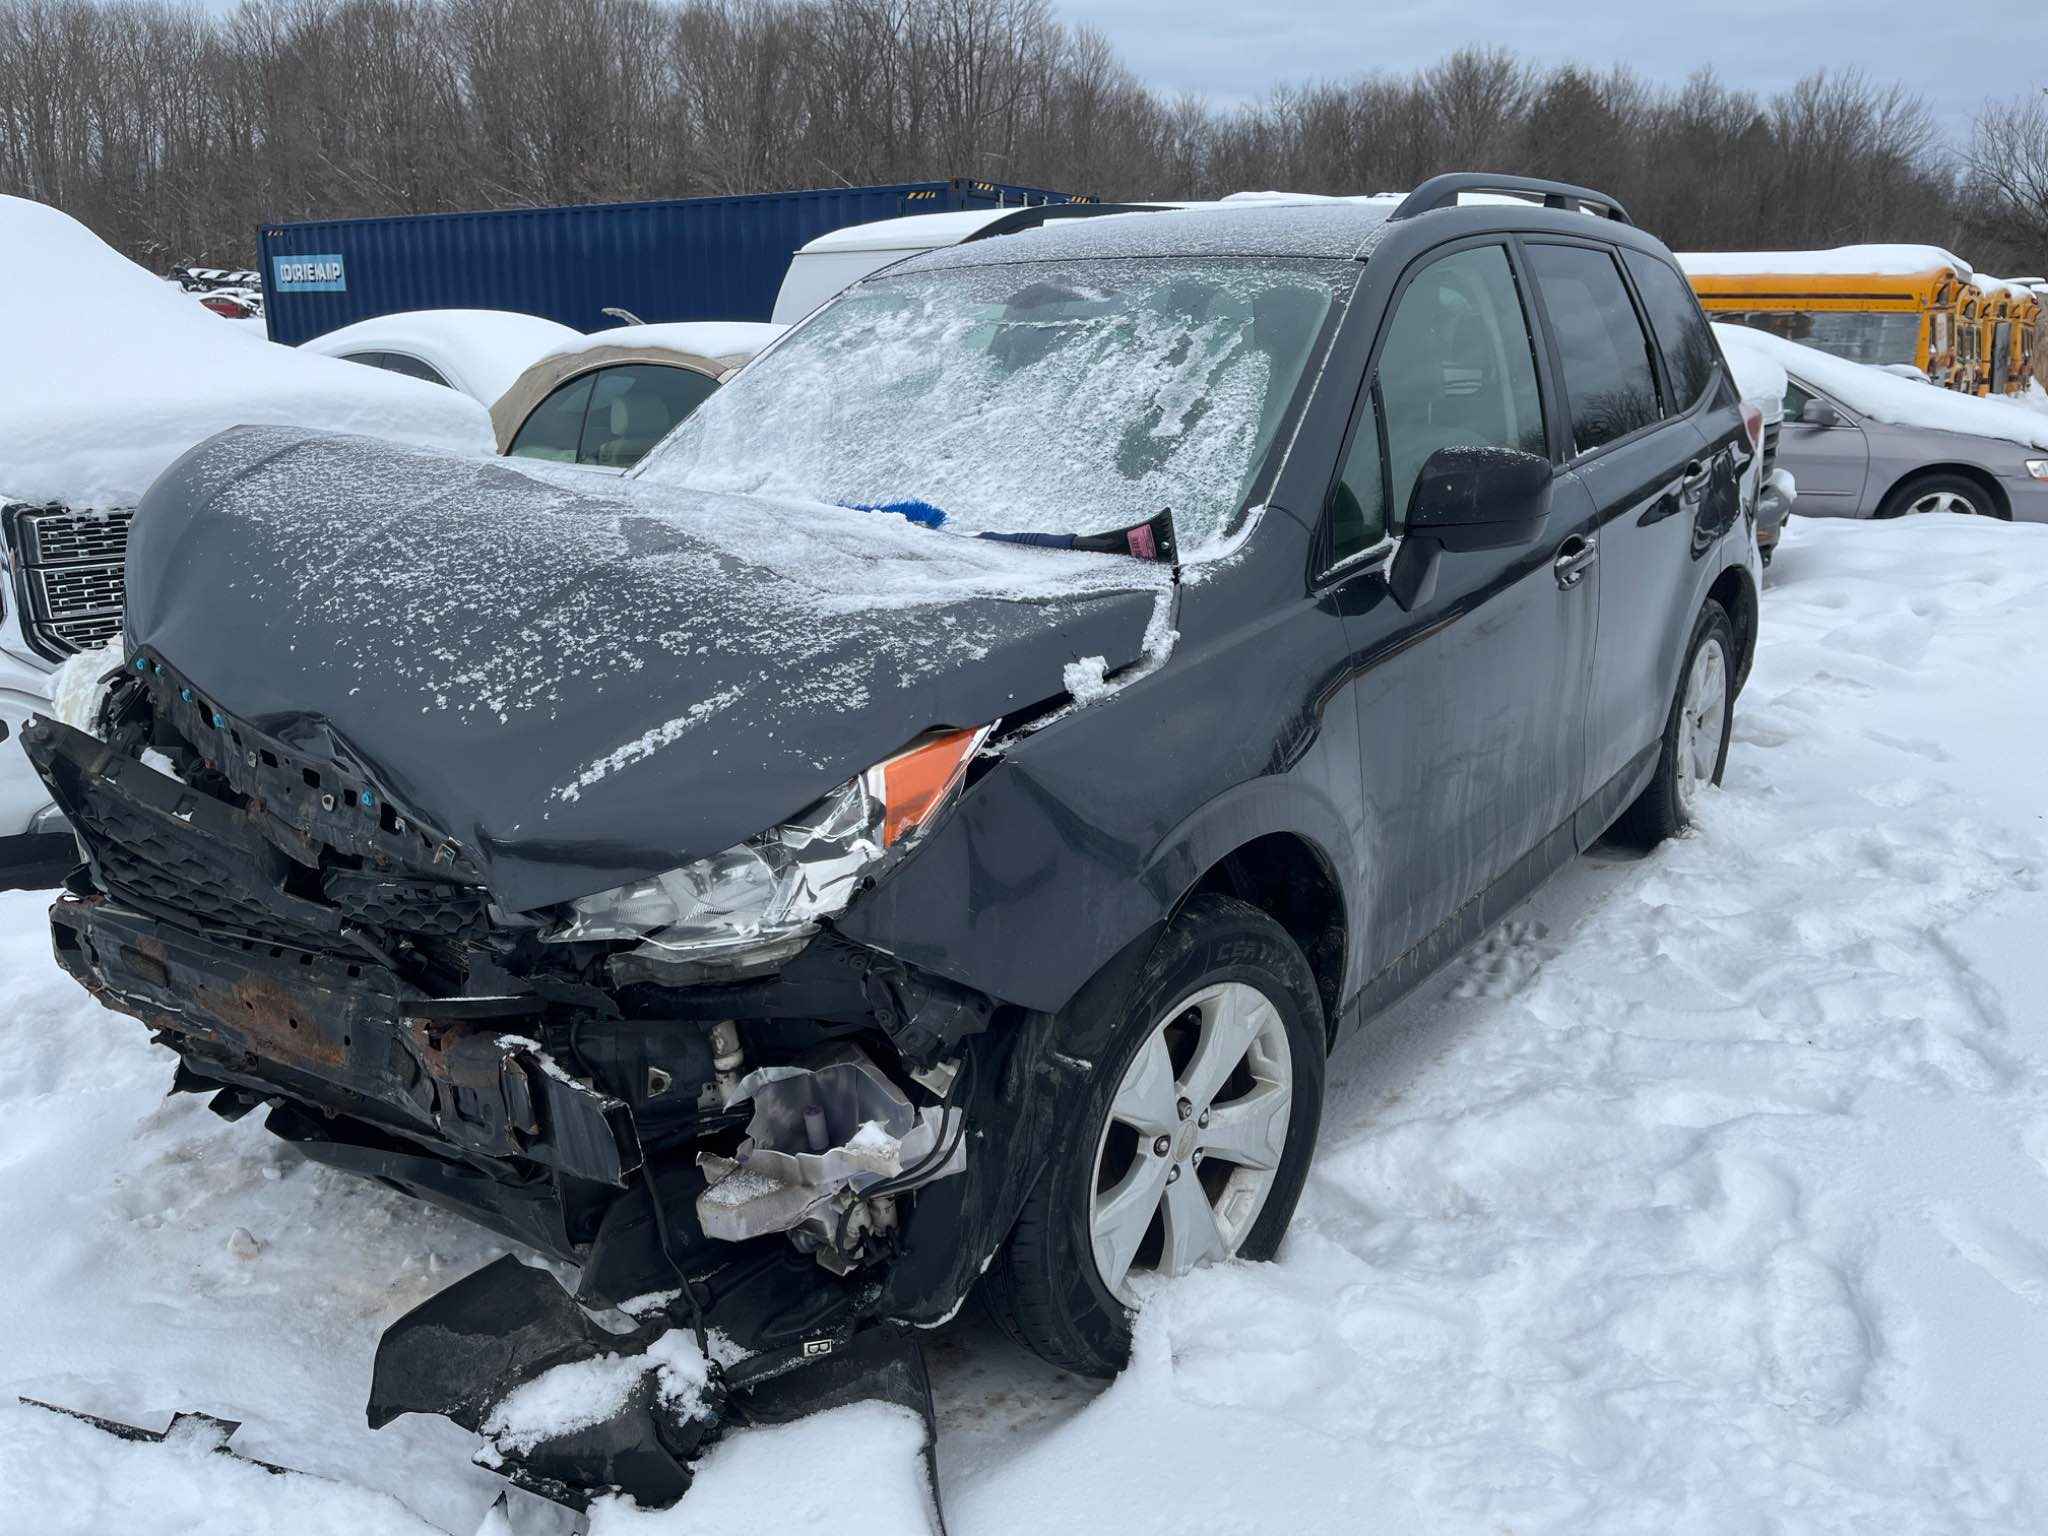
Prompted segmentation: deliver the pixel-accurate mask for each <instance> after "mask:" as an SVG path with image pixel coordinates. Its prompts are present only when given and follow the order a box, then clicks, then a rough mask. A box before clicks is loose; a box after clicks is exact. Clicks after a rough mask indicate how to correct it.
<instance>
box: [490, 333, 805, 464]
mask: <svg viewBox="0 0 2048 1536" xmlns="http://www.w3.org/2000/svg"><path fill="white" fill-rule="evenodd" d="M788 329H789V327H788V326H786V325H775V324H770V323H768V322H765V321H752V320H700V321H687V322H681V323H677V324H673V325H622V326H618V327H616V328H614V329H612V330H609V331H598V332H595V333H594V334H592V335H589V336H577V337H575V339H574V340H571V341H568V342H565V343H563V344H562V345H560V346H557V347H555V348H553V349H552V350H551V351H550V352H549V353H548V354H547V355H546V356H545V357H542V358H541V359H539V360H538V361H537V362H535V363H533V364H532V365H531V366H530V367H528V368H527V369H526V370H525V372H523V373H522V374H520V375H519V378H518V380H517V382H515V383H514V384H512V385H511V387H510V388H508V389H507V390H506V391H505V392H504V394H503V395H501V396H500V397H499V398H498V400H497V402H496V403H495V404H493V405H492V407H491V425H492V428H493V429H494V430H495V431H496V433H497V441H498V450H499V452H501V453H504V454H506V455H508V456H510V457H512V458H518V459H538V460H543V461H546V462H549V463H555V464H574V465H577V466H578V467H580V468H583V469H588V470H594V471H599V472H609V473H612V474H622V473H624V472H625V471H626V470H629V469H631V468H632V467H633V466H634V465H635V464H637V463H639V462H640V459H641V457H642V455H644V454H645V453H646V452H647V450H648V449H650V448H652V447H653V446H654V445H655V444H656V443H658V442H660V441H661V440H662V439H663V438H664V437H666V436H668V434H669V433H670V432H671V431H673V430H674V429H675V427H676V425H677V424H678V423H679V422H681V421H683V420H684V419H685V418H686V417H688V416H689V414H690V413H691V412H692V411H694V410H696V409H697V407H698V406H700V405H702V404H703V403H704V402H705V401H706V400H708V399H710V398H711V395H712V392H713V391H714V390H716V389H717V388H718V386H719V385H720V384H721V383H723V382H724V381H725V380H726V379H729V378H730V377H732V375H733V374H734V373H736V372H737V371H738V370H739V369H740V367H741V366H742V365H744V364H745V363H746V362H747V361H748V360H749V359H750V358H752V357H753V356H754V355H755V354H756V353H758V352H760V351H761V350H762V349H763V348H764V347H766V346H767V345H768V344H769V343H770V342H772V341H774V340H775V339H776V338H777V337H778V336H780V335H781V334H782V333H783V332H784V331H786V330H788Z"/></svg>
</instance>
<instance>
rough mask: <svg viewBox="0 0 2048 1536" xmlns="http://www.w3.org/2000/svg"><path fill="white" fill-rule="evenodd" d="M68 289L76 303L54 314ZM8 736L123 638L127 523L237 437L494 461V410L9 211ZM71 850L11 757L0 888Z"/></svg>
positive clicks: (2, 677)
mask: <svg viewBox="0 0 2048 1536" xmlns="http://www.w3.org/2000/svg"><path fill="white" fill-rule="evenodd" d="M51 272H63V273H64V274H65V275H66V283H67V292H68V293H69V294H70V295H71V296H72V298H73V300H74V302H70V303H66V304H64V305H62V306H55V305H52V304H50V303H49V300H48V288H47V278H48V275H49V274H50V273H51ZM0 355H4V356H5V357H6V359H7V365H8V370H7V371H8V375H9V379H8V384H7V387H5V388H4V389H0V509H4V510H0V524H4V527H5V535H6V540H5V554H4V565H5V571H4V577H5V579H4V581H0V610H4V617H0V724H4V726H5V728H6V731H7V734H9V735H10V736H11V735H12V734H13V733H14V732H16V731H18V730H19V729H20V727H21V726H22V724H23V723H24V722H25V721H26V720H27V718H28V716H29V715H30V714H31V713H35V712H45V713H47V712H48V711H49V710H50V709H51V707H52V706H51V690H52V678H53V675H54V674H55V673H56V672H57V670H58V668H59V667H60V666H61V665H62V663H63V662H64V661H65V660H66V659H67V658H68V657H71V656H73V655H76V654H78V653H80V652H82V651H89V650H93V649H96V648H97V647H99V646H102V645H104V644H105V643H106V642H107V641H109V640H111V639H113V638H114V637H115V636H116V635H117V634H118V633H119V631H120V625H121V562H122V557H123V554H124V552H125V550H126V547H127V541H128V526H129V521H130V519H131V518H132V517H133V516H134V509H135V506H136V504H137V502H138V501H140V500H141V497H142V493H143V492H144V491H145V490H146V489H148V487H149V484H150V482H151V481H153V480H154V479H155V478H156V477H157V475H158V474H159V473H161V472H162V471H163V470H164V469H165V468H166V467H167V466H168V465H169V464H170V463H171V462H172V461H173V460H174V459H176V458H177V457H178V456H179V455H181V454H183V453H184V452H185V451H186V450H187V449H188V448H191V447H192V446H194V445H195V444H197V443H199V442H201V441H203V440H204V439H206V438H208V437H211V436H212V435H213V434H214V433H216V432H219V431H222V430H223V429H225V428H228V427H233V426H241V425H286V426H307V427H320V428H326V429H331V430H333V431H336V432H349V433H360V434H364V435H367V436H372V437H384V438H390V439H393V440H395V441H399V442H404V443H411V444H415V445H418V446H421V447H428V448H438V449H444V450H448V451H451V452H456V453H464V454H478V455H482V454H488V453H490V452H491V448H492V443H491V424H490V418H489V416H488V415H486V414H485V412H484V409H483V407H482V406H480V405H478V404H477V403H476V402H475V401H474V400H470V399H468V398H466V397H465V396H463V395H460V394H458V393H457V392H455V391H454V390H450V389H437V388H435V387H433V386H432V385H429V384H422V383H419V382H416V381H415V380H412V379H406V378H399V377H397V376H395V375H393V374H388V373H382V372H376V371H373V370H371V369H367V368H358V367H355V366H353V365H350V364H347V363H342V362H339V361H336V360H335V359H333V358H326V357H317V356H312V355H309V354H306V353H302V352H298V351H294V350H293V349H292V348H290V347H280V346H275V345H273V344H272V343H270V342H268V341H261V340H257V339H255V338H252V337H249V336H246V335H237V334H236V328H235V327H234V326H232V325H228V324H224V323H223V322H222V321H221V320H220V319H219V318H218V317H217V316H214V315H211V314H208V313H207V312H206V311H205V310H203V309H201V308H200V307H199V306H198V305H197V304H195V303H193V302H192V300H191V298H190V296H189V295H187V294H184V293H181V292H179V291H178V290H177V289H176V288H174V287H172V286H171V285H169V284H167V283H165V282H164V281H163V280H162V279H161V278H158V277H153V276H151V275H150V274H149V273H148V272H145V271H144V270H143V269H142V268H140V267H138V266H136V265H135V264H134V263H133V262H131V261H129V260H128V259H127V258H125V257H123V256H121V255H120V254H118V253H117V252H115V251H114V250H113V249H111V248H110V247H109V246H107V245H106V244H105V243H104V242H102V241H101V240H100V239H99V238H98V237H97V236H96V235H94V234H93V233H92V232H91V231H90V230H88V229H87V228H85V226H84V225H82V224H80V223H78V222H77V221H76V220H75V219H72V218H70V217H69V216H67V215H65V214H62V213H59V212H57V211H56V210H55V209H53V208H48V207H45V206H44V205H43V204H41V203H35V202H29V201H26V200H24V199H22V198H16V197H0ZM69 845H70V839H69V835H68V833H66V832H65V830H64V823H63V821H62V819H61V818H60V817H59V816H58V814H57V811H56V808H55V807H54V806H52V805H51V804H50V803H49V796H48V795H47V794H46V793H45V792H44V790H43V786H42V783H41V782H40V781H39V780H38V779H37V778H36V776H35V775H34V773H32V772H31V771H30V770H29V766H28V763H27V761H26V760H25V759H23V758H22V756H21V755H20V752H19V751H18V750H17V749H16V748H15V747H13V746H4V747H0V883H5V880H6V878H7V876H8V873H9V871H10V870H11V871H12V872H13V877H14V878H16V879H25V878H37V877H48V876H49V875H50V872H51V866H52V864H53V863H61V862H62V861H63V860H64V859H65V858H66V857H67V856H68V855H67V852H66V850H68V848H69Z"/></svg>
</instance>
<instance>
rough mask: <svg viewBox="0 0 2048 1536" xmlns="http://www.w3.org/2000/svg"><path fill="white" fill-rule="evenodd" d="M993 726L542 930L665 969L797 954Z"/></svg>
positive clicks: (587, 901) (938, 803) (877, 769)
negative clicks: (621, 942) (632, 945)
mask: <svg viewBox="0 0 2048 1536" xmlns="http://www.w3.org/2000/svg"><path fill="white" fill-rule="evenodd" d="M991 729H993V727H992V726H978V727H976V728H975V729H973V730H966V731H945V732H941V733H937V734H934V735H930V736H927V737H925V738H923V739H922V740H920V741H918V742H916V743H915V744H914V745H912V746H910V747H909V748H907V749H905V750H904V751H902V752H899V753H897V754H896V755H895V756H894V757H891V758H888V759H886V760H885V761H883V762H880V763H877V764H876V765H875V766H874V767H872V768H870V769H868V770H867V771H866V772H865V773H862V774H860V775H859V776H857V777H855V778H853V779H850V780H848V781H847V782H846V783H844V784H842V785H840V786H839V788H837V789H835V790H833V791H832V792H831V793H830V794H828V795H826V796H824V797H823V798H821V799H819V800H817V801H814V802H813V803H812V804H811V805H810V806H809V807H807V808H806V809H805V810H803V811H801V812H799V813H798V814H797V815H795V816H793V817H791V818H790V819H789V820H788V821H785V822H782V823H781V824H780V825H778V826H773V827H770V828H769V829H768V830H767V831H766V832H763V833H761V834H759V835H758V836H755V837H750V838H748V839H747V840H746V841H745V842H743V843H739V844H736V845H735V846H733V847H731V848H728V849H726V850H725V852H723V853H716V854H713V855H711V856H710V857H709V858H703V859H698V860H697V861H696V862H694V863H691V864H685V865H683V866H682V867H681V868H680V869H671V870H668V871H666V872H665V873H662V874H659V875H656V876H654V877H653V878H652V879H648V880H636V881H634V882H633V883H632V884H631V885H622V886H619V887H618V888H617V889H615V890H610V891H600V892H598V893H597V894H596V895H594V896H584V897H581V898H579V899H578V900H576V901H573V902H571V903H570V904H569V914H568V916H567V917H566V918H565V919H564V920H563V921H561V922H558V923H556V924H555V925H554V926H552V927H550V928H548V929H547V930H546V931H544V932H543V933H542V934H541V937H542V938H543V939H545V940H547V941H548V942H550V943H564V944H566V943H573V942H576V941H578V940H607V939H610V940H616V939H639V940H641V941H642V942H641V945H640V947H639V948H638V949H635V950H633V951H632V952H631V958H632V959H634V960H636V961H643V962H647V963H648V964H649V965H650V966H654V967H658V966H660V965H661V964H663V963H664V962H669V963H682V964H685V965H688V964H704V963H716V962H719V961H734V960H738V959H741V958H745V959H748V960H760V959H771V958H780V957H781V956H783V955H786V954H793V953H795V951H796V950H797V949H799V948H801V947H802V945H803V943H804V941H805V940H806V939H808V938H809V937H810V936H811V934H812V933H814V932H815V931H816V930H817V925H818V922H819V920H820V919H821V918H827V917H832V916H835V915H837V914H838V913H840V912H843V911H845V910H846V905H847V903H848V902H850V901H851V900H853V896H854V892H855V891H857V890H858V889H859V888H860V883H861V881H862V880H863V879H864V878H865V877H866V876H867V874H868V873H869V872H870V871H871V870H872V869H873V867H874V866H875V865H876V864H877V863H879V862H880V861H881V860H882V859H883V858H884V857H885V856H886V855H887V854H888V853H889V852H890V851H891V850H892V849H895V848H897V847H900V846H902V845H903V844H905V843H906V842H908V841H909V840H910V839H912V838H914V837H915V836H916V835H917V833H918V832H920V831H921V830H923V828H924V827H925V826H927V825H928V824H930V822H931V821H932V820H933V819H934V818H935V817H936V816H937V815H938V813H939V812H940V811H941V810H943V809H944V808H945V806H946V805H947V803H948V802H949V801H950V800H951V799H952V797H953V795H954V793H955V792H956V791H957V790H958V789H959V787H960V783H961V780H962V779H964V778H965V777H966V774H967V764H968V762H969V761H970V760H971V759H972V758H973V756H974V754H975V752H976V751H977V750H978V749H979V748H980V746H981V744H982V742H984V741H986V740H987V739H988V733H989V731H990V730H991ZM620 958H622V959H623V958H627V957H623V956H622V957H620ZM640 968H641V967H640V966H634V967H632V969H636V970H637V969H640Z"/></svg>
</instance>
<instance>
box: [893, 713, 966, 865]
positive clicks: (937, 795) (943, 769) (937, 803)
mask: <svg viewBox="0 0 2048 1536" xmlns="http://www.w3.org/2000/svg"><path fill="white" fill-rule="evenodd" d="M992 729H994V727H993V726H988V725H978V726H975V727H973V728H972V729H969V730H964V731H942V732H938V733H935V734H933V735H930V736H926V737H924V738H923V739H921V740H920V741H918V742H917V744H916V745H914V746H912V747H909V748H907V749H906V750H904V751H902V752H899V753H897V754H896V755H895V756H894V757H892V758H888V759H886V760H884V761H883V763H882V764H881V769H882V801H883V805H884V812H883V817H882V846H883V847H884V848H893V847H895V846H896V844H897V843H898V842H900V841H902V840H903V839H904V838H906V837H908V836H909V835H910V834H911V833H913V832H915V831H916V830H917V829H918V828H919V827H921V826H923V825H924V823H925V822H926V821H928V820H930V819H931V818H932V817H933V816H936V815H937V814H938V813H939V811H940V810H941V809H942V808H943V807H944V806H945V804H946V802H947V801H948V800H950V799H952V798H953V792H954V791H955V790H957V789H958V788H959V787H960V781H961V780H962V779H964V778H965V777H966V776H967V765H968V763H969V762H970V761H972V760H973V757H974V754H975V752H976V751H977V750H978V749H979V748H980V746H981V744H982V743H983V742H984V741H986V740H987V739H988V733H989V732H990V731H991V730H992Z"/></svg>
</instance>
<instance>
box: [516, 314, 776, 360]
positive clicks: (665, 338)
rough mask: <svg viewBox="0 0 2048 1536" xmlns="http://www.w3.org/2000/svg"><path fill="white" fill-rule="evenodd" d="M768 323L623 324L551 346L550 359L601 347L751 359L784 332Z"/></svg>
mask: <svg viewBox="0 0 2048 1536" xmlns="http://www.w3.org/2000/svg"><path fill="white" fill-rule="evenodd" d="M788 329H789V327H788V326H786V325H771V324H770V323H769V322H767V321H765V320H688V321H678V322H676V323H675V324H672V325H621V326H615V327H614V328H613V329H611V330H609V331H592V332H591V333H590V334H589V335H588V336H581V337H578V338H577V339H576V340H574V341H566V342H563V343H561V344H560V345H559V346H554V347H550V348H549V349H548V351H547V356H549V357H576V356H579V355H581V354H582V353H585V352H592V351H595V350H596V349H597V348H599V347H647V348H652V349H654V350H657V351H665V352H687V353H689V354H690V355H691V356H692V357H718V358H749V357H752V356H753V355H754V354H755V353H756V352H759V351H760V350H761V349H762V348H763V347H765V346H767V345H768V343H769V342H771V341H773V340H775V338H776V337H778V336H780V335H781V334H782V333H783V332H784V331H786V330H788Z"/></svg>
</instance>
